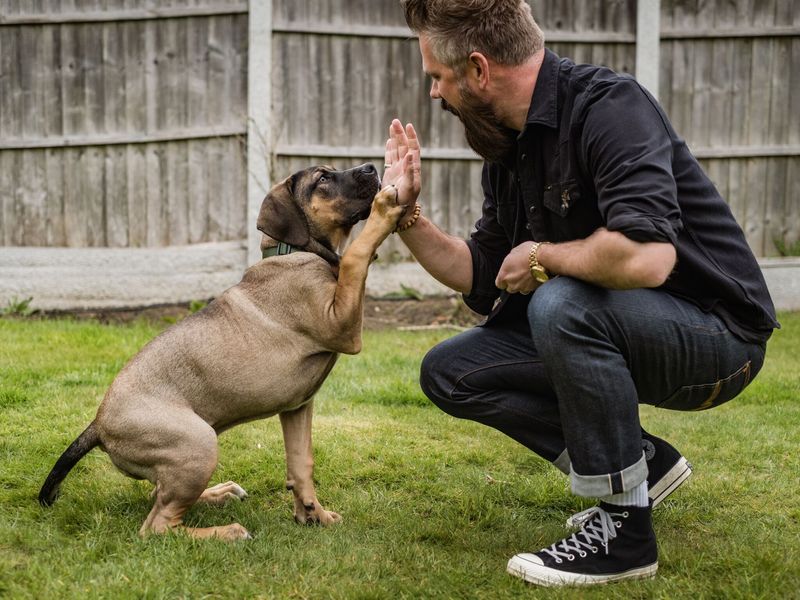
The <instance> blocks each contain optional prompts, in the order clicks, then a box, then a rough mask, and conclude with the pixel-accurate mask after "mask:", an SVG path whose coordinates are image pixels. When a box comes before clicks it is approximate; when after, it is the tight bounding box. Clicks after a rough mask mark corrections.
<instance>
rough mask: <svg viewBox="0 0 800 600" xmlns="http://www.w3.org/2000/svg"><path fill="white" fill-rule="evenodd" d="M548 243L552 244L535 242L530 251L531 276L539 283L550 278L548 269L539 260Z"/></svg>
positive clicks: (529, 265)
mask: <svg viewBox="0 0 800 600" xmlns="http://www.w3.org/2000/svg"><path fill="white" fill-rule="evenodd" d="M548 244H550V242H533V245H532V246H531V249H530V252H529V253H528V267H529V269H530V272H531V276H532V277H533V278H534V279H535V280H536V281H538V282H539V283H545V282H546V281H548V280H549V279H550V273H548V271H547V269H545V268H544V266H543V265H542V264H541V263H540V262H539V258H540V254H539V252H540V250H541V249H542V248H543V247H544V246H546V245H548Z"/></svg>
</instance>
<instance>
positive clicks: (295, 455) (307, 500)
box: [280, 400, 342, 525]
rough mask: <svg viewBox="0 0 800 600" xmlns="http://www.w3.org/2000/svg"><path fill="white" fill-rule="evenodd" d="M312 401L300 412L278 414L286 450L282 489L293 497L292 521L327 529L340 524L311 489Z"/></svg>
mask: <svg viewBox="0 0 800 600" xmlns="http://www.w3.org/2000/svg"><path fill="white" fill-rule="evenodd" d="M312 413H313V400H309V401H308V402H307V403H306V404H304V405H303V406H301V407H300V408H298V409H296V410H293V411H290V412H282V413H281V414H280V419H281V427H282V428H283V444H284V446H285V448H286V488H287V489H289V490H291V491H292V493H293V494H294V518H295V521H297V522H298V523H319V524H320V525H330V524H332V523H337V522H339V521H341V520H342V517H341V516H340V515H338V514H337V513H335V512H331V511H327V510H325V509H324V508H323V507H322V505H321V504H320V503H319V500H317V492H316V490H315V489H314V454H313V450H312V448H311V415H312Z"/></svg>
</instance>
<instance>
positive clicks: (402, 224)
mask: <svg viewBox="0 0 800 600" xmlns="http://www.w3.org/2000/svg"><path fill="white" fill-rule="evenodd" d="M421 214H422V206H420V204H419V203H418V202H415V203H414V205H413V207H412V206H411V205H409V206H408V210H406V214H405V216H403V217H402V218H401V219H400V221H398V223H397V227H396V228H395V233H402V232H404V231H408V230H409V229H411V228H412V227H413V226H414V225H416V223H417V221H418V220H419V217H420V215H421Z"/></svg>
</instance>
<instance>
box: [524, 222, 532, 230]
mask: <svg viewBox="0 0 800 600" xmlns="http://www.w3.org/2000/svg"><path fill="white" fill-rule="evenodd" d="M525 229H527V230H528V231H530V230H531V224H530V223H525Z"/></svg>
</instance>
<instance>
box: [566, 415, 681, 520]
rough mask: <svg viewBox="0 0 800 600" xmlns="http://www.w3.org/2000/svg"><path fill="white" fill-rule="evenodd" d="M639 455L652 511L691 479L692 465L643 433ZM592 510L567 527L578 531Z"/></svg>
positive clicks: (669, 448)
mask: <svg viewBox="0 0 800 600" xmlns="http://www.w3.org/2000/svg"><path fill="white" fill-rule="evenodd" d="M642 451H643V452H644V458H645V460H646V461H647V495H648V496H649V498H650V500H651V501H652V507H653V508H655V507H656V506H658V505H659V504H661V502H662V501H663V500H664V499H665V498H666V497H667V496H669V495H670V494H671V493H672V492H674V491H675V490H677V489H678V488H679V487H680V486H681V485H683V484H684V483H686V480H687V479H689V477H690V476H691V475H692V464H691V463H690V462H689V461H688V460H686V459H685V458H684V457H683V456H681V453H680V452H678V451H677V450H676V449H675V448H674V447H673V446H672V445H671V444H669V443H668V442H666V441H664V440H662V439H661V438H659V437H656V436H654V435H652V434H650V433H647V432H646V431H645V430H644V429H642ZM593 510H594V509H593V508H590V509H589V510H584V511H581V512H579V513H575V514H574V515H572V516H571V517H569V518H568V519H567V527H569V528H573V527H580V526H581V525H582V524H583V522H584V521H585V520H586V517H587V515H588V514H589V513H591V512H592V511H593Z"/></svg>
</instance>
